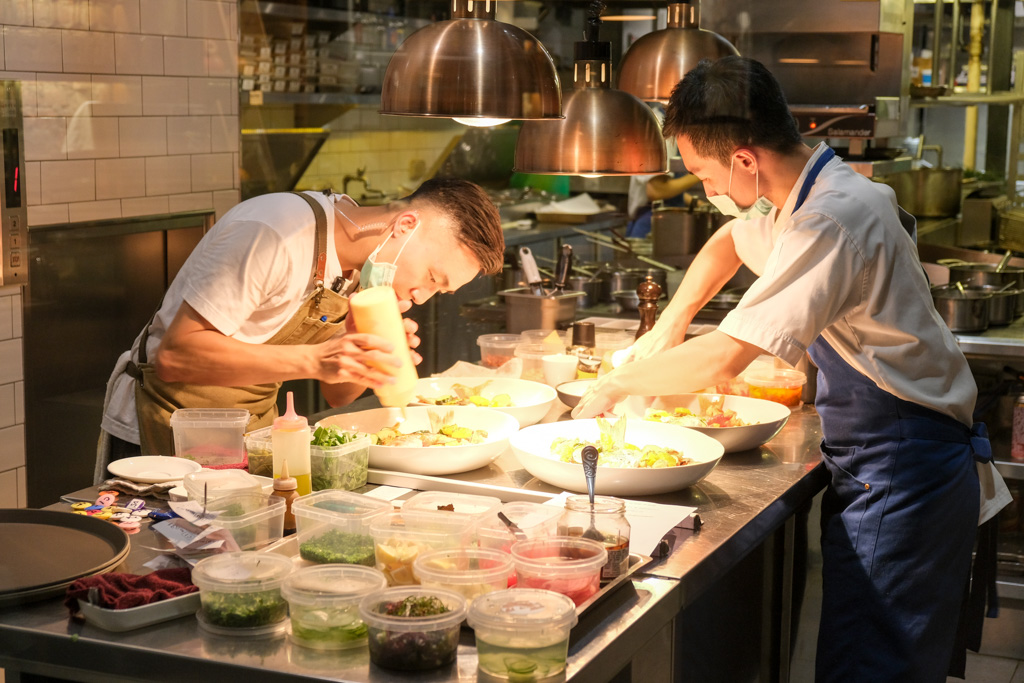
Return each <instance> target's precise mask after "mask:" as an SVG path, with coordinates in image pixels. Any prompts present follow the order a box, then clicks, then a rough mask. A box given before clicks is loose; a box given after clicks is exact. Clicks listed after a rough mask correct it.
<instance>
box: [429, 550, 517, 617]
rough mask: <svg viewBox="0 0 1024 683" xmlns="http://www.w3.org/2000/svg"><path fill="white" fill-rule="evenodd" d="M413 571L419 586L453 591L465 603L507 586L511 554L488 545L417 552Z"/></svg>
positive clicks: (510, 569)
mask: <svg viewBox="0 0 1024 683" xmlns="http://www.w3.org/2000/svg"><path fill="white" fill-rule="evenodd" d="M412 571H413V574H415V576H416V579H417V580H418V581H419V583H420V585H421V586H424V587H427V588H430V587H437V588H446V589H448V590H452V591H455V592H456V593H458V594H460V595H461V596H462V597H464V598H466V601H467V602H470V603H471V602H473V600H474V599H475V598H477V597H478V596H481V595H484V594H486V593H492V592H494V591H500V590H503V589H505V588H508V580H509V577H510V576H511V575H512V573H513V571H514V570H513V568H512V556H511V555H509V554H508V553H503V552H501V551H500V550H490V549H488V548H448V549H445V550H432V551H430V552H427V553H422V554H420V556H419V557H417V558H416V559H415V560H414V561H413V564H412Z"/></svg>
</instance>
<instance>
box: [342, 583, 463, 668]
mask: <svg viewBox="0 0 1024 683" xmlns="http://www.w3.org/2000/svg"><path fill="white" fill-rule="evenodd" d="M359 614H360V615H361V616H362V618H363V621H364V622H365V623H366V626H367V631H368V633H367V635H368V644H369V647H370V661H371V662H373V663H374V664H376V665H377V666H380V667H384V668H387V669H401V670H403V671H427V670H429V669H436V668H438V667H441V666H444V665H446V664H451V663H452V662H454V661H455V654H456V651H457V650H458V646H459V627H460V626H461V624H462V620H463V618H465V616H466V600H465V598H463V597H462V596H461V595H459V594H458V593H455V592H453V591H449V590H443V589H440V588H422V587H419V586H398V587H395V588H387V589H384V590H382V591H377V592H375V593H371V594H370V595H367V596H366V597H364V598H363V599H362V601H361V602H360V603H359Z"/></svg>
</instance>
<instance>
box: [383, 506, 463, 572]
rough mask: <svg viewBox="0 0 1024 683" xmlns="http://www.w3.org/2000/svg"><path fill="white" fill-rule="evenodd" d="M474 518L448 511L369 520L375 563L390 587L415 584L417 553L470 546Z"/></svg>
mask: <svg viewBox="0 0 1024 683" xmlns="http://www.w3.org/2000/svg"><path fill="white" fill-rule="evenodd" d="M473 529H474V522H473V518H472V517H469V516H467V515H453V514H451V513H450V512H438V511H434V512H428V511H419V510H416V511H408V512H405V511H403V512H401V513H386V514H383V515H380V516H379V517H375V518H374V519H373V521H372V522H370V535H371V536H373V550H374V554H375V557H376V564H375V566H376V567H377V569H379V570H381V571H382V572H384V576H386V577H388V584H389V585H391V586H404V585H411V584H415V583H417V579H416V575H415V574H414V573H413V569H412V564H413V562H414V561H415V560H416V558H417V557H418V556H419V555H420V553H424V552H428V551H431V550H441V549H443V548H460V547H463V546H468V545H470V543H471V541H472V539H473Z"/></svg>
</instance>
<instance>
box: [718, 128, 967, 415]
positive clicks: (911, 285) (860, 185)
mask: <svg viewBox="0 0 1024 683" xmlns="http://www.w3.org/2000/svg"><path fill="white" fill-rule="evenodd" d="M824 150H825V145H824V144H821V145H819V146H818V147H817V148H816V149H815V152H814V155H813V156H812V157H811V159H810V160H809V161H808V162H807V165H806V166H805V167H804V171H803V173H802V174H801V176H800V178H799V180H797V183H796V185H795V186H794V188H793V190H792V192H791V193H790V195H789V197H788V198H787V200H786V203H785V205H784V206H783V207H782V208H781V209H777V210H776V211H774V212H773V213H772V214H771V215H769V216H766V217H764V218H759V219H756V220H751V221H736V222H733V223H732V226H733V228H732V230H733V233H732V235H733V241H734V243H735V244H736V251H737V253H738V254H739V256H740V258H741V259H742V260H743V262H744V264H745V265H746V266H747V267H748V268H750V269H751V270H752V271H753V272H754V273H756V274H758V275H759V276H760V277H759V278H758V279H757V280H756V281H755V282H754V284H753V285H751V287H750V288H749V289H748V290H747V293H746V294H745V295H744V296H743V298H742V300H741V301H740V303H739V304H738V305H737V307H736V308H735V309H734V310H733V311H732V312H730V313H729V315H727V316H726V318H725V319H724V320H723V321H722V323H721V325H720V326H719V329H720V330H721V331H722V332H725V333H726V334H728V335H729V336H731V337H734V338H736V339H740V340H742V341H746V342H748V343H751V344H755V345H757V346H759V347H761V348H763V349H764V350H766V351H768V352H770V353H772V354H774V355H776V356H778V357H779V358H782V359H783V360H785V361H787V362H788V363H790V364H793V365H795V364H796V363H797V362H798V361H799V360H800V359H801V358H802V357H803V354H804V352H805V351H806V350H807V347H808V346H810V344H811V343H812V342H814V340H815V339H817V337H818V335H819V334H820V335H821V336H823V337H824V338H825V340H826V341H827V342H828V343H829V345H831V346H832V348H833V349H835V351H836V352H837V353H838V354H839V355H840V356H841V357H842V358H843V360H845V361H846V362H847V363H849V364H850V366H851V367H853V368H854V369H855V370H857V371H858V372H860V373H861V374H863V375H865V376H866V377H868V378H870V379H871V380H872V381H873V382H874V383H875V384H876V385H877V386H878V387H880V388H881V389H883V390H885V391H887V392H889V393H890V394H893V395H894V396H897V397H898V398H901V399H904V400H907V401H911V402H913V403H917V404H919V405H923V406H927V407H930V408H933V409H934V410H937V411H938V412H940V413H944V414H946V415H949V416H951V417H954V418H956V419H957V420H959V421H960V422H963V423H964V424H966V425H968V426H970V425H971V424H972V422H973V419H972V413H973V410H974V404H975V400H976V398H977V386H976V384H975V382H974V377H973V375H972V374H971V370H970V368H969V367H968V365H967V360H966V359H965V358H964V355H963V353H962V352H961V351H960V348H959V346H958V345H957V342H956V339H955V338H954V337H953V334H952V333H951V332H950V331H949V328H948V327H947V326H946V324H945V323H943V321H942V319H941V318H940V317H939V314H938V313H937V312H936V310H935V305H934V304H933V302H932V298H931V292H930V291H929V285H928V282H927V279H926V278H925V275H924V272H923V270H922V268H921V263H920V259H919V257H918V254H917V248H916V245H915V244H914V241H913V238H912V237H911V236H910V234H909V233H908V232H907V230H906V229H905V228H904V226H903V225H902V224H901V223H900V221H899V219H898V216H897V211H896V209H897V205H896V195H895V193H894V192H893V191H892V189H890V188H889V187H888V186H887V185H884V184H882V183H875V182H872V181H871V180H869V179H867V178H865V177H863V176H861V175H859V174H858V173H856V172H855V171H853V169H851V168H850V167H849V166H848V165H847V164H845V163H843V162H842V160H840V159H839V158H838V157H837V158H834V159H832V160H830V161H829V162H828V163H827V164H826V165H825V167H824V168H823V169H822V170H821V172H820V174H819V175H818V178H817V180H816V181H815V183H814V185H813V187H812V188H811V190H810V193H809V194H808V196H807V199H806V200H805V201H804V204H803V206H801V207H800V209H799V210H798V211H796V212H795V213H794V212H793V207H794V206H795V204H796V198H797V194H798V193H799V191H800V188H801V187H802V186H803V183H804V179H805V178H806V176H807V173H808V171H809V170H810V169H811V167H812V166H813V165H814V162H815V161H816V160H817V158H818V156H819V155H820V154H822V152H823V151H824Z"/></svg>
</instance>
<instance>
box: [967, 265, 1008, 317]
mask: <svg viewBox="0 0 1024 683" xmlns="http://www.w3.org/2000/svg"><path fill="white" fill-rule="evenodd" d="M949 281H950V283H956V282H960V283H961V284H963V285H964V286H965V287H996V288H1002V287H1006V286H1007V285H1010V288H1011V289H1016V290H1020V293H1019V294H1018V295H1017V298H1016V299H1015V306H1014V310H1015V311H1016V313H1017V315H1020V314H1022V313H1024V268H1016V267H1010V266H1007V267H1004V268H1003V269H1002V270H997V264H995V263H961V264H954V265H951V266H949Z"/></svg>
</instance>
